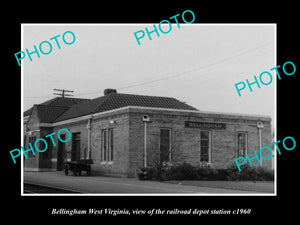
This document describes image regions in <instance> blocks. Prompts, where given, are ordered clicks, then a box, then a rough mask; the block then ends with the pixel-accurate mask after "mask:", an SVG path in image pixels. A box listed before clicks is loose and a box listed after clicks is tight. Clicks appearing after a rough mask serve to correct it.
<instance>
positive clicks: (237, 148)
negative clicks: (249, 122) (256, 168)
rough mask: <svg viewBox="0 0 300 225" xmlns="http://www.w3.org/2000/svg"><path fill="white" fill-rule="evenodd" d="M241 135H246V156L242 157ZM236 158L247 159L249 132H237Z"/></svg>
mask: <svg viewBox="0 0 300 225" xmlns="http://www.w3.org/2000/svg"><path fill="white" fill-rule="evenodd" d="M239 134H244V135H245V142H246V143H245V147H246V148H245V151H244V155H240V149H239ZM236 146H237V147H236V156H237V157H246V155H247V154H248V132H247V131H237V133H236Z"/></svg>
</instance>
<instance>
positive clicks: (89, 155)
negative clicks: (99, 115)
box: [86, 116, 92, 159]
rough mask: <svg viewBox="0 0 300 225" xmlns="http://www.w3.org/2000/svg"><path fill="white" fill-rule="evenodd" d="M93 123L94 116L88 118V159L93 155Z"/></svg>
mask: <svg viewBox="0 0 300 225" xmlns="http://www.w3.org/2000/svg"><path fill="white" fill-rule="evenodd" d="M91 122H92V116H91V117H90V118H88V124H87V126H86V127H87V131H88V151H87V158H88V159H91V156H92V153H91Z"/></svg>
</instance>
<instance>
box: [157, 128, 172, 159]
mask: <svg viewBox="0 0 300 225" xmlns="http://www.w3.org/2000/svg"><path fill="white" fill-rule="evenodd" d="M170 158H171V130H170V129H160V162H169V161H170Z"/></svg>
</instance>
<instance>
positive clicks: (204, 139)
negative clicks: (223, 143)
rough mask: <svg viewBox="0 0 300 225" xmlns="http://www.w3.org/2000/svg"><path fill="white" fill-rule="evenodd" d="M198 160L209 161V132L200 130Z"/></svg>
mask: <svg viewBox="0 0 300 225" xmlns="http://www.w3.org/2000/svg"><path fill="white" fill-rule="evenodd" d="M200 161H201V162H208V163H209V162H210V132H209V131H200Z"/></svg>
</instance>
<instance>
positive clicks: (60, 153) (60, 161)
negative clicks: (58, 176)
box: [57, 134, 65, 170]
mask: <svg viewBox="0 0 300 225" xmlns="http://www.w3.org/2000/svg"><path fill="white" fill-rule="evenodd" d="M60 138H61V139H62V140H65V135H64V134H61V135H60ZM64 156H65V143H64V142H60V141H59V142H58V149H57V170H62V169H63V165H64V160H65V157H64Z"/></svg>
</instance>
